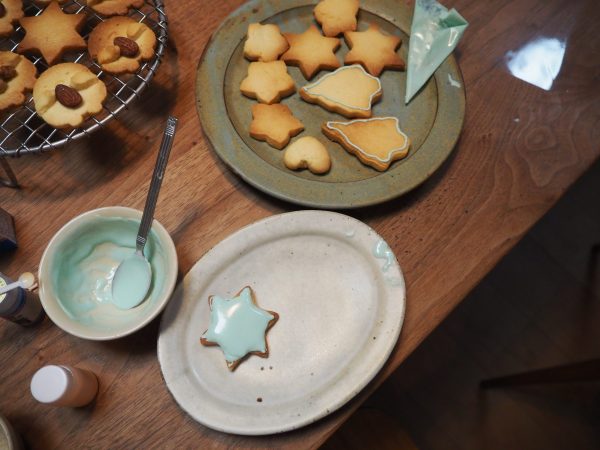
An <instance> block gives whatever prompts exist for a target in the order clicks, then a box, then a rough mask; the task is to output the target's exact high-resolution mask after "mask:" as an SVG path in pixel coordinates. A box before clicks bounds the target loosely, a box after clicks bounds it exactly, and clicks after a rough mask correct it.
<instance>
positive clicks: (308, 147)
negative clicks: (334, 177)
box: [283, 136, 331, 174]
mask: <svg viewBox="0 0 600 450" xmlns="http://www.w3.org/2000/svg"><path fill="white" fill-rule="evenodd" d="M283 163H284V164H285V167H287V168H288V169H291V170H299V169H308V170H310V171H311V172H312V173H315V174H323V173H327V172H329V169H330V168H331V158H330V157H329V152H328V151H327V148H325V146H324V145H323V144H322V143H321V142H320V141H319V140H318V139H315V138H314V137H312V136H305V137H301V138H300V139H298V140H296V141H294V142H292V144H291V145H290V146H289V147H288V148H286V149H285V153H284V154H283Z"/></svg>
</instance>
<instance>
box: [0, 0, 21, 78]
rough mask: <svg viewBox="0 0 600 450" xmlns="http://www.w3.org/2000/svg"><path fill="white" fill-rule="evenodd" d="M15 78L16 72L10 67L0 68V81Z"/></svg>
mask: <svg viewBox="0 0 600 450" xmlns="http://www.w3.org/2000/svg"><path fill="white" fill-rule="evenodd" d="M1 4H2V3H0V5H1ZM16 76H17V71H16V70H15V68H14V67H12V66H6V65H5V66H0V79H2V80H4V81H8V80H12V79H13V78H14V77H16Z"/></svg>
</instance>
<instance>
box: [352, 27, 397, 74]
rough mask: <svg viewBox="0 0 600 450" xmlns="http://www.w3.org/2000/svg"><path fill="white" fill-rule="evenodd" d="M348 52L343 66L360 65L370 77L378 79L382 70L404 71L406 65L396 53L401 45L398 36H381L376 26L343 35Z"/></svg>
mask: <svg viewBox="0 0 600 450" xmlns="http://www.w3.org/2000/svg"><path fill="white" fill-rule="evenodd" d="M344 38H345V39H346V43H347V44H348V47H349V48H350V51H349V52H348V53H347V54H346V58H345V59H344V63H345V64H356V63H358V64H361V65H363V66H364V68H365V69H367V72H369V73H370V74H371V75H373V76H376V77H378V76H379V74H380V73H381V72H382V71H383V69H395V70H404V69H405V67H406V64H405V63H404V60H403V59H402V58H400V56H399V55H398V54H397V53H396V49H397V48H398V47H399V46H400V44H402V39H400V38H399V37H398V36H391V35H388V34H383V33H382V32H381V31H380V30H379V27H378V26H377V25H370V26H369V28H368V29H367V30H366V31H347V32H345V33H344Z"/></svg>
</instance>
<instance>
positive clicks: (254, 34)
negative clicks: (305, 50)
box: [244, 23, 289, 62]
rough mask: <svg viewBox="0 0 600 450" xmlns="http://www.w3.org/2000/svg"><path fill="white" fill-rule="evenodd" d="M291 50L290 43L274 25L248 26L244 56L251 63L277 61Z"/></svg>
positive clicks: (255, 24)
mask: <svg viewBox="0 0 600 450" xmlns="http://www.w3.org/2000/svg"><path fill="white" fill-rule="evenodd" d="M288 48H289V44H288V41H287V40H286V39H285V38H284V37H283V35H282V34H281V32H280V31H279V27H278V26H277V25H273V24H267V25H261V24H260V23H251V24H250V25H248V37H247V38H246V42H245V43H244V56H245V57H246V58H248V59H249V60H250V61H261V62H269V61H276V60H277V58H279V56H280V55H281V54H282V53H283V52H285V51H286V50H287V49H288Z"/></svg>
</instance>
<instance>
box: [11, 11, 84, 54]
mask: <svg viewBox="0 0 600 450" xmlns="http://www.w3.org/2000/svg"><path fill="white" fill-rule="evenodd" d="M20 22H21V26H22V27H23V28H24V29H25V33H26V34H25V37H24V38H23V40H22V41H21V43H20V44H19V47H18V48H17V51H18V52H19V53H25V52H34V53H39V54H41V55H42V56H43V57H44V59H45V60H46V62H47V63H48V64H50V65H53V64H56V63H57V62H58V61H60V59H61V58H62V56H63V54H64V53H65V52H68V51H74V50H84V49H85V48H87V44H86V43H85V41H84V40H83V38H82V37H81V36H80V35H79V33H78V31H79V30H81V28H82V27H83V25H84V23H85V14H65V13H63V12H62V9H61V8H60V6H58V3H56V2H52V3H50V4H49V5H48V7H47V8H46V9H45V10H44V12H43V13H42V14H40V15H39V16H32V17H23V18H22V19H21V20H20Z"/></svg>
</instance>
